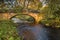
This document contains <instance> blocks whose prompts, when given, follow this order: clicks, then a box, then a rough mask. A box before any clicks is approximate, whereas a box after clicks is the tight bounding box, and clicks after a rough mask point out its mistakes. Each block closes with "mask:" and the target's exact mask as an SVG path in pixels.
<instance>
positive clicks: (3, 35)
mask: <svg viewBox="0 0 60 40" xmlns="http://www.w3.org/2000/svg"><path fill="white" fill-rule="evenodd" d="M0 40H20V37H19V36H18V33H17V31H16V27H15V25H14V24H13V23H12V22H11V21H0Z"/></svg>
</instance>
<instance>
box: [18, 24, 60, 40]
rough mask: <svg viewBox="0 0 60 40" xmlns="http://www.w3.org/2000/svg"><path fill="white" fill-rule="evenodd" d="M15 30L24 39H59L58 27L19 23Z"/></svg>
mask: <svg viewBox="0 0 60 40" xmlns="http://www.w3.org/2000/svg"><path fill="white" fill-rule="evenodd" d="M17 30H18V33H19V35H20V36H23V37H24V38H25V40H60V33H59V31H60V30H59V29H54V28H51V27H46V26H43V25H42V24H37V25H29V24H21V25H19V26H18V27H17ZM28 32H29V33H28Z"/></svg>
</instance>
